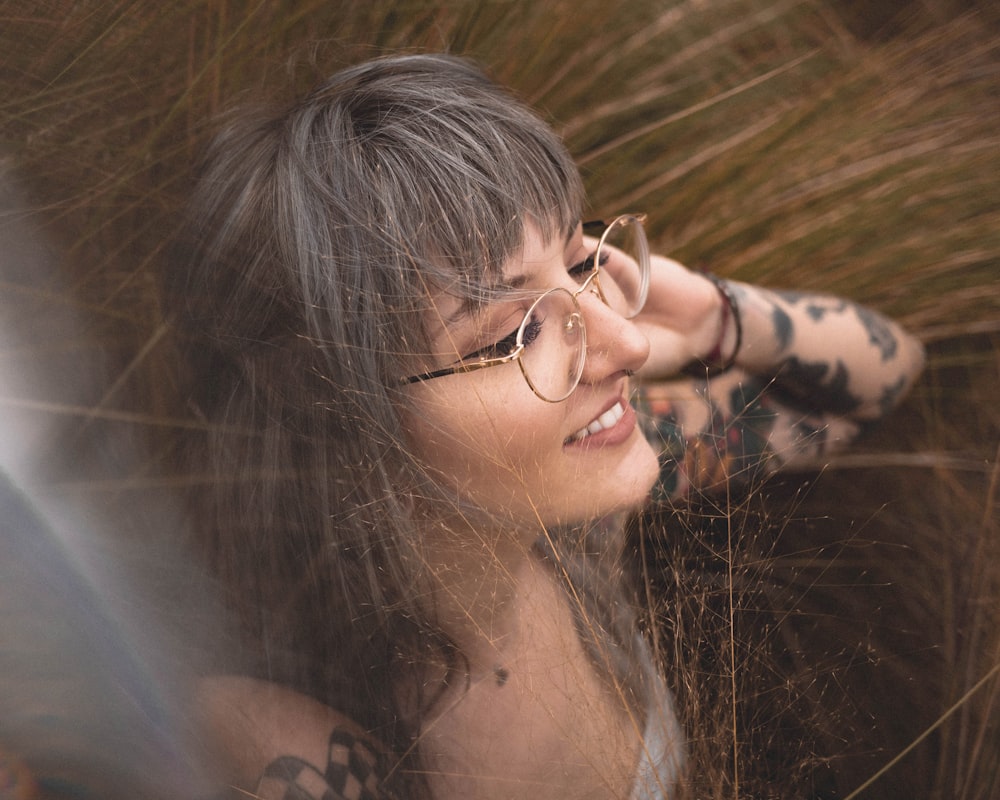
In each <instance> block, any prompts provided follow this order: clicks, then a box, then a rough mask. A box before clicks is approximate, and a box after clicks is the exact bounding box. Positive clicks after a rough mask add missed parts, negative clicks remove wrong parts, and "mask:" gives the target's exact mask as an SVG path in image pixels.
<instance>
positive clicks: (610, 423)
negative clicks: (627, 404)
mask: <svg viewBox="0 0 1000 800" xmlns="http://www.w3.org/2000/svg"><path fill="white" fill-rule="evenodd" d="M624 416H625V408H624V407H623V406H622V404H621V402H618V403H615V404H614V405H613V406H612V407H611V408H609V409H608V410H607V411H605V412H604V413H603V414H601V416H599V417H598V418H597V419H595V420H594V421H593V422H591V423H590V424H589V425H588V426H587V427H586V428H580V430H578V431H577V432H576V433H574V434H573V435H572V436H570V437H569V439H568V440H567V441H570V442H578V441H579V440H580V439H583V438H585V437H587V436H590V435H591V434H594V433H597V432H598V431H603V430H607V429H608V428H613V427H614V426H615V425H617V424H618V422H619V420H621V418H622V417H624Z"/></svg>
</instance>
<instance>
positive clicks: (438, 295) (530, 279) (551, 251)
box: [428, 222, 580, 333]
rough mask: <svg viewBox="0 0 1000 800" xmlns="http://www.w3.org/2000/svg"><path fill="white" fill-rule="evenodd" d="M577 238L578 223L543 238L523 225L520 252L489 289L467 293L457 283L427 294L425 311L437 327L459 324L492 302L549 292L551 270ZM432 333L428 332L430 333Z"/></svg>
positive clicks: (534, 227) (534, 228) (560, 263)
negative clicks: (428, 305) (542, 291)
mask: <svg viewBox="0 0 1000 800" xmlns="http://www.w3.org/2000/svg"><path fill="white" fill-rule="evenodd" d="M579 237H580V225H579V223H574V224H573V225H571V226H570V228H569V230H567V231H555V232H553V234H552V235H546V233H544V232H543V231H542V230H541V229H540V228H539V226H537V225H536V224H534V223H530V222H526V223H525V226H524V241H523V242H522V245H521V248H520V249H519V250H518V251H516V252H515V253H514V254H513V255H512V256H511V257H510V258H509V259H508V260H507V262H506V263H505V264H504V265H503V267H502V269H501V271H500V274H499V275H498V276H497V278H496V279H495V280H493V281H490V282H489V284H488V285H483V286H480V287H476V290H474V291H472V292H470V291H468V289H467V288H466V287H465V285H464V284H463V285H459V281H458V280H456V282H455V285H454V286H452V287H438V288H432V289H430V290H429V291H428V299H429V303H430V308H429V309H428V310H429V311H430V313H431V317H432V320H433V321H436V323H437V325H438V326H440V325H444V326H450V325H454V324H459V323H461V322H462V321H463V320H466V319H469V318H471V317H474V316H476V314H477V312H478V311H479V310H481V309H483V308H484V307H486V306H488V305H490V304H491V303H492V302H502V301H509V300H515V299H518V297H519V296H524V295H526V294H533V293H535V292H537V291H539V290H541V289H546V288H551V287H550V286H549V285H548V284H549V282H550V281H551V276H552V271H553V269H555V268H560V269H561V267H563V266H565V265H564V263H563V256H564V253H565V251H566V249H567V248H568V247H570V246H571V245H572V244H574V240H575V239H577V238H579ZM484 283H485V282H484ZM433 321H432V324H433ZM433 330H434V329H433V328H431V332H432V333H433Z"/></svg>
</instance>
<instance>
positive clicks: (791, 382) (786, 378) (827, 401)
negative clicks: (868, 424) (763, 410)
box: [777, 356, 861, 414]
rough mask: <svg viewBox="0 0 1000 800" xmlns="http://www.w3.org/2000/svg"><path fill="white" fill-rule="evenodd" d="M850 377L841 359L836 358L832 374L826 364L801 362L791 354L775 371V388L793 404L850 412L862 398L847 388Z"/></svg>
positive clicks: (858, 405)
mask: <svg viewBox="0 0 1000 800" xmlns="http://www.w3.org/2000/svg"><path fill="white" fill-rule="evenodd" d="M828 373H830V374H829V377H827V374H828ZM849 378H850V376H849V375H848V372H847V367H846V366H844V363H843V362H842V361H839V360H838V361H837V366H836V368H835V369H834V370H833V371H832V373H831V372H830V369H829V367H828V365H826V364H823V363H821V362H814V363H813V362H805V361H800V360H799V358H798V357H797V356H792V357H791V358H788V359H786V360H785V361H784V363H783V364H782V365H781V368H780V370H779V371H778V378H777V379H778V386H777V389H778V391H779V393H781V394H785V395H787V396H789V397H790V398H792V400H793V404H798V405H804V406H805V407H806V408H809V409H812V410H815V411H827V412H830V413H833V414H849V413H851V412H852V411H855V410H857V409H858V407H860V405H861V398H860V397H857V396H855V395H853V394H851V393H850V391H848V388H847V384H848V381H849ZM824 379H825V380H824Z"/></svg>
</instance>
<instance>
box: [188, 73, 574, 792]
mask: <svg viewBox="0 0 1000 800" xmlns="http://www.w3.org/2000/svg"><path fill="white" fill-rule="evenodd" d="M582 197H583V192H582V187H581V182H580V179H579V175H578V173H577V170H576V167H575V165H574V164H573V162H572V160H571V158H570V156H569V154H568V153H567V152H566V150H565V148H564V146H563V145H562V143H561V142H560V141H559V140H558V138H557V137H556V136H555V135H554V134H553V133H552V131H551V130H550V129H549V128H548V126H547V125H546V124H545V123H544V122H543V121H542V120H541V119H540V118H539V117H537V116H536V115H535V114H534V113H532V112H531V111H530V110H528V109H527V108H526V107H525V106H523V105H522V104H521V103H519V102H518V101H517V100H515V99H514V98H513V97H512V96H511V95H509V94H508V93H507V92H505V91H503V90H501V89H500V88H498V87H497V86H496V85H494V84H493V83H491V82H490V81H489V80H488V79H487V78H486V77H485V76H484V75H483V73H482V72H481V71H480V70H479V69H478V68H476V67H475V66H473V65H471V64H470V63H468V62H466V61H463V60H460V59H458V58H453V57H448V56H408V57H398V58H389V59H383V60H376V61H373V62H370V63H366V64H363V65H360V66H356V67H353V68H349V69H346V70H344V71H342V72H340V73H338V74H336V75H334V76H333V77H332V78H331V79H330V80H329V81H328V82H327V83H325V84H324V85H322V86H320V87H318V88H317V89H316V90H315V91H313V92H312V93H311V94H310V95H308V96H307V97H305V98H304V99H303V100H301V101H300V102H297V103H295V104H294V105H292V106H291V107H289V108H286V109H283V110H280V111H278V112H255V113H253V114H250V115H246V114H244V115H242V116H240V117H237V118H235V119H234V120H233V121H231V122H230V124H229V125H228V126H227V127H226V129H225V130H224V131H223V132H222V133H221V134H220V135H219V136H218V137H217V139H216V140H215V142H214V144H213V146H212V148H211V150H210V152H209V154H208V158H207V160H206V164H205V166H204V168H203V170H202V173H201V176H200V179H199V181H198V184H197V187H196V190H195V193H194V198H193V201H192V203H191V207H190V213H189V224H188V227H187V231H186V233H185V235H184V236H183V237H182V240H181V249H180V251H179V252H180V255H181V257H182V259H183V269H178V274H177V275H176V276H174V277H173V278H172V280H171V283H172V292H171V294H172V296H173V297H175V298H178V301H179V303H180V305H181V309H182V310H181V316H180V317H179V319H178V324H177V329H178V333H179V334H180V335H181V336H182V337H185V338H186V339H187V347H186V359H185V360H186V362H187V363H188V364H189V365H190V374H189V375H188V379H189V386H190V393H191V396H190V400H191V405H192V407H193V408H195V409H196V410H197V413H198V414H200V415H202V416H203V417H204V419H205V420H206V422H207V423H208V428H209V431H208V433H207V434H206V435H205V437H204V438H203V439H201V440H200V441H196V442H193V444H192V448H191V453H190V459H191V460H193V462H194V463H195V464H196V465H197V466H198V467H199V469H200V470H204V468H205V464H206V463H207V464H208V465H209V468H210V472H211V476H212V479H211V480H210V481H209V482H207V483H206V485H205V486H203V487H202V488H201V490H199V491H198V492H196V493H195V496H194V498H193V501H194V503H193V509H192V511H193V519H194V521H195V524H198V525H200V528H201V530H200V536H199V540H198V541H197V542H196V544H197V545H198V546H199V547H201V548H202V549H203V550H204V551H205V552H206V554H207V557H208V559H209V561H210V563H211V564H212V565H213V567H214V570H215V572H216V573H217V574H218V575H219V577H220V578H221V582H222V584H223V586H224V587H225V588H226V591H227V593H228V596H229V599H230V601H231V603H232V605H233V606H234V607H236V608H237V609H238V612H239V613H238V616H239V617H240V623H241V626H240V627H241V632H242V633H243V635H244V636H245V637H246V642H247V648H246V649H247V652H248V653H254V654H266V656H262V658H265V660H266V665H265V664H264V663H261V664H259V665H258V666H257V667H256V669H257V671H258V672H260V673H263V677H267V678H269V679H273V680H280V681H282V682H284V683H286V684H290V685H293V686H297V687H299V688H302V689H303V690H307V691H308V692H309V693H310V694H312V695H313V696H316V697H318V698H319V699H321V700H323V701H325V702H328V703H330V704H331V705H334V706H335V707H337V708H338V709H340V710H342V711H343V712H345V713H347V714H350V715H353V716H354V717H355V718H356V719H357V720H358V722H359V723H361V724H362V725H365V726H366V727H367V728H368V729H369V730H372V731H374V732H376V733H377V735H379V736H382V737H383V738H384V739H385V740H386V741H387V743H388V744H390V746H393V747H395V748H397V752H400V753H402V752H406V751H407V750H408V749H410V750H412V749H413V748H412V737H413V736H414V735H415V733H416V730H415V729H414V726H413V725H405V724H403V723H401V722H400V718H399V714H398V713H397V712H398V709H397V708H396V707H395V700H394V698H395V697H396V696H397V694H396V692H395V691H393V688H392V683H393V682H394V681H395V680H397V679H396V678H393V677H392V676H394V675H398V674H399V668H400V666H401V665H403V666H404V667H406V668H407V669H409V670H410V671H411V672H413V673H414V678H413V681H414V687H415V689H416V690H419V689H420V687H421V686H422V683H423V682H422V679H421V677H420V665H421V664H422V663H428V659H429V658H435V659H436V661H437V663H440V662H441V655H442V654H445V655H446V656H447V654H448V653H452V652H453V651H452V650H451V649H450V643H449V642H448V641H447V638H446V637H445V636H444V635H443V633H442V632H441V631H440V629H439V628H438V626H436V625H435V622H434V620H433V619H432V616H431V614H430V613H429V611H428V609H427V608H425V607H422V606H421V604H420V602H419V600H418V599H417V598H419V597H420V595H421V591H420V590H419V587H420V586H421V585H422V583H421V582H422V579H423V573H422V569H423V565H422V560H421V558H420V547H419V536H418V530H417V527H418V526H417V524H416V521H415V520H414V519H413V508H412V496H413V495H414V494H415V493H422V494H427V493H428V491H429V490H428V484H429V478H428V476H427V475H426V474H425V473H424V471H423V470H422V469H421V467H420V465H419V464H418V463H417V462H416V460H415V459H414V457H413V456H412V454H411V453H410V452H409V450H408V448H407V445H406V442H405V441H404V440H403V438H402V437H401V434H400V430H401V425H400V416H399V414H400V403H401V402H403V397H402V395H401V393H400V390H399V386H398V378H399V376H401V375H404V374H406V370H407V369H408V368H409V367H410V366H412V359H413V357H414V356H415V355H419V354H421V353H426V352H428V350H427V342H426V335H425V334H424V332H423V330H422V328H421V322H420V320H421V319H422V317H421V316H420V314H419V312H420V310H421V308H425V307H426V304H427V292H428V290H429V289H432V288H434V289H437V290H445V291H448V292H450V293H452V294H456V295H458V296H460V297H463V298H464V299H466V300H468V301H469V302H471V303H476V302H481V301H482V300H483V299H484V298H487V297H488V296H489V295H490V293H491V291H492V288H491V287H494V286H495V285H496V283H497V279H498V276H499V272H500V269H501V268H502V267H503V266H504V264H505V263H507V262H508V261H509V260H510V259H511V258H512V257H514V256H515V255H516V254H517V253H518V251H519V250H520V248H521V247H522V243H523V241H524V238H525V226H526V224H532V225H535V226H537V227H538V229H539V230H540V232H541V233H542V234H543V236H545V237H552V236H554V235H556V234H559V235H564V234H565V232H566V231H567V230H568V229H569V228H570V227H571V226H572V225H574V224H575V223H576V222H577V221H578V220H579V215H580V211H581V206H582ZM428 643H430V644H428ZM429 648H430V649H432V650H435V653H429V652H428V649H429ZM451 663H452V666H454V659H452V661H451ZM245 668H249V669H252V667H245ZM425 700H426V702H427V704H430V703H431V702H433V697H430V698H425ZM407 782H409V780H407ZM417 784H419V781H416V783H415V785H413V786H408V787H407V792H408V796H410V794H411V793H412V792H414V791H416V792H419V791H420V788H419V785H417Z"/></svg>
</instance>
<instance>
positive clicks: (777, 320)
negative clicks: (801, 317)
mask: <svg viewBox="0 0 1000 800" xmlns="http://www.w3.org/2000/svg"><path fill="white" fill-rule="evenodd" d="M771 320H772V322H773V323H774V335H775V336H776V337H777V339H778V344H780V345H781V349H782V350H784V349H786V348H787V347H788V345H789V344H791V341H792V334H793V333H794V330H793V327H792V318H791V317H790V316H788V314H786V313H785V312H784V310H782V308H781V307H780V306H779V305H778V304H777V303H775V304H774V305H773V306H772V310H771Z"/></svg>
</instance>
